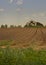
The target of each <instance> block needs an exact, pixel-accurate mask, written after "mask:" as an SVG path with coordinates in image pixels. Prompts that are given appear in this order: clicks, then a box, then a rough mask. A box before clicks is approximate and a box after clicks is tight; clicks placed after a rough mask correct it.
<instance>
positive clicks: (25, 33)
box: [0, 28, 46, 49]
mask: <svg viewBox="0 0 46 65" xmlns="http://www.w3.org/2000/svg"><path fill="white" fill-rule="evenodd" d="M6 46H10V47H15V48H27V47H31V48H33V49H41V48H45V49H46V28H7V29H6V28H2V29H1V28H0V47H2V48H5V47H6Z"/></svg>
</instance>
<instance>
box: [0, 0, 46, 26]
mask: <svg viewBox="0 0 46 65" xmlns="http://www.w3.org/2000/svg"><path fill="white" fill-rule="evenodd" d="M30 20H34V21H38V22H42V23H43V24H44V25H45V24H46V0H0V25H1V24H8V25H24V24H25V23H26V22H28V21H30Z"/></svg>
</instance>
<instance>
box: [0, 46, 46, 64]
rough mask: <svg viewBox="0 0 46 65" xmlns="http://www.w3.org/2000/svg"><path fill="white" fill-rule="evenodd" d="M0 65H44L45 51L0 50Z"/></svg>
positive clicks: (8, 48) (45, 60)
mask: <svg viewBox="0 0 46 65" xmlns="http://www.w3.org/2000/svg"><path fill="white" fill-rule="evenodd" d="M0 65H46V50H40V51H34V50H33V49H31V48H27V49H21V48H19V49H16V48H10V47H7V48H4V49H3V48H0Z"/></svg>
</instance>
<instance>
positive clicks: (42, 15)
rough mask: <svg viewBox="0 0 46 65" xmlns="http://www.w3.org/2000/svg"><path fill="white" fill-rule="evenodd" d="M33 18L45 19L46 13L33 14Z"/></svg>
mask: <svg viewBox="0 0 46 65" xmlns="http://www.w3.org/2000/svg"><path fill="white" fill-rule="evenodd" d="M32 16H33V17H45V16H46V13H44V12H42V13H35V14H32Z"/></svg>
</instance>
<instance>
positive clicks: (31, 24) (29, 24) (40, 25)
mask: <svg viewBox="0 0 46 65" xmlns="http://www.w3.org/2000/svg"><path fill="white" fill-rule="evenodd" d="M24 27H44V25H43V24H42V23H39V22H35V21H29V22H27V23H26V25H25V26H24Z"/></svg>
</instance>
